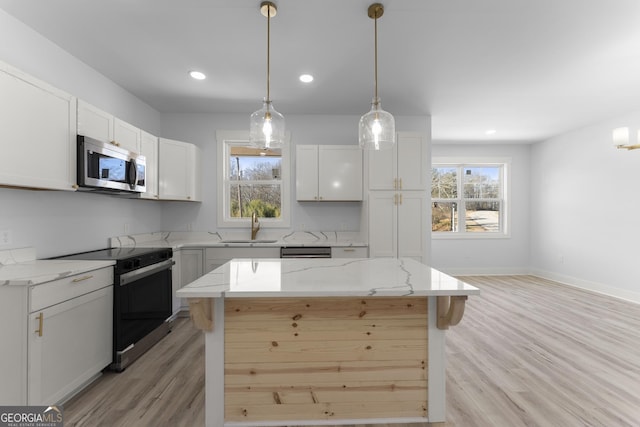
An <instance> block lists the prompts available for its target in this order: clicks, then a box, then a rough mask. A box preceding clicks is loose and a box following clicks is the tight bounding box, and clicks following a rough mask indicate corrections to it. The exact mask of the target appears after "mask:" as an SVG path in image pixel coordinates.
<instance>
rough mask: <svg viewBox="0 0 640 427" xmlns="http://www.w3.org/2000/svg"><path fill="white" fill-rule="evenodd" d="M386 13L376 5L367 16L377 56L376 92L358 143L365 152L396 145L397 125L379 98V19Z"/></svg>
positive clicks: (361, 122)
mask: <svg viewBox="0 0 640 427" xmlns="http://www.w3.org/2000/svg"><path fill="white" fill-rule="evenodd" d="M383 13H384V6H382V5H381V4H380V3H374V4H372V5H371V6H369V9H367V15H368V16H369V18H371V19H373V21H374V31H375V44H374V46H375V56H374V64H375V68H374V75H375V92H374V95H373V101H372V102H371V111H369V112H368V113H366V114H365V115H364V116H362V117H361V118H360V126H359V130H358V141H359V144H360V147H361V148H363V149H365V150H383V149H388V148H391V147H393V144H395V143H396V123H395V120H394V119H393V116H392V115H391V113H388V112H386V111H384V110H383V109H382V107H381V106H380V98H379V97H378V18H380V17H381V16H382V14H383Z"/></svg>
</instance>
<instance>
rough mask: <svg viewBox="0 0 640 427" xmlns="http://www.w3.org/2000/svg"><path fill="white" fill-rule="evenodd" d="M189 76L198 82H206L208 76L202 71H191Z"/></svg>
mask: <svg viewBox="0 0 640 427" xmlns="http://www.w3.org/2000/svg"><path fill="white" fill-rule="evenodd" d="M189 75H190V76H191V77H192V78H194V79H196V80H204V79H206V78H207V76H206V75H205V74H204V73H202V72H200V71H189Z"/></svg>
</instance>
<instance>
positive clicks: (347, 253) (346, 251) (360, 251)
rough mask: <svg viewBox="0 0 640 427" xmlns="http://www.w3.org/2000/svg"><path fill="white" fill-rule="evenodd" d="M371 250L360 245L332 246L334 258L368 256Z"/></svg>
mask: <svg viewBox="0 0 640 427" xmlns="http://www.w3.org/2000/svg"><path fill="white" fill-rule="evenodd" d="M368 256H369V251H368V250H367V248H366V247H364V246H358V247H335V246H334V247H332V248H331V257H332V258H367V257H368Z"/></svg>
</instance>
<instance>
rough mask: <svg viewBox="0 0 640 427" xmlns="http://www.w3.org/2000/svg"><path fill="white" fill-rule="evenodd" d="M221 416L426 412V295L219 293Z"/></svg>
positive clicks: (235, 418) (237, 418)
mask: <svg viewBox="0 0 640 427" xmlns="http://www.w3.org/2000/svg"><path fill="white" fill-rule="evenodd" d="M224 321H225V337H224V340H225V354H224V356H225V358H224V360H225V362H224V371H225V375H224V382H225V386H224V389H225V407H224V411H225V421H226V422H228V421H278V420H280V421H281V420H296V421H300V420H333V419H349V418H351V419H353V418H357V419H365V418H380V419H383V418H385V419H397V418H426V416H427V406H426V403H427V372H428V371H427V298H425V297H414V298H400V297H390V298H381V297H379V298H231V299H227V300H226V301H225V320H224Z"/></svg>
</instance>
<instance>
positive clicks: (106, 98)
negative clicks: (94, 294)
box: [0, 10, 162, 258]
mask: <svg viewBox="0 0 640 427" xmlns="http://www.w3.org/2000/svg"><path fill="white" fill-rule="evenodd" d="M0 40H2V42H1V43H0V60H2V61H5V62H7V63H9V64H11V65H12V66H14V67H16V68H19V69H21V70H23V71H25V72H27V73H29V74H31V75H32V76H34V77H37V78H39V79H41V80H44V81H46V82H48V83H50V84H52V85H54V86H57V87H58V88H60V89H62V90H65V91H67V92H69V93H71V94H72V95H75V96H77V97H80V98H83V99H85V100H87V101H88V102H90V103H92V104H94V105H96V106H98V107H100V108H102V109H104V110H106V111H109V112H111V113H113V114H115V115H116V116H118V117H120V118H122V119H123V120H126V121H128V122H130V123H132V124H134V125H136V126H139V127H141V128H143V129H145V130H148V131H150V132H152V133H156V132H157V131H159V129H160V114H159V113H158V112H157V111H155V110H153V109H152V108H151V107H149V106H148V105H146V104H144V103H143V102H141V101H140V100H139V99H137V98H135V97H134V96H133V95H131V94H130V93H129V92H127V91H125V90H124V89H122V88H121V87H119V86H117V85H115V84H114V83H113V82H111V81H110V80H108V79H107V78H105V77H104V76H103V75H101V74H99V73H97V72H96V71H95V70H93V69H91V68H89V67H88V66H87V65H86V64H84V63H82V62H80V61H78V60H77V59H75V58H74V57H73V56H71V55H70V54H69V53H67V52H65V51H63V50H62V49H60V48H59V47H58V46H56V45H55V44H53V43H51V42H50V41H48V40H46V39H45V38H43V37H42V36H40V35H39V34H37V33H36V32H34V31H33V30H31V29H29V28H28V27H26V26H25V25H23V24H22V23H20V22H19V21H17V20H16V19H15V18H13V17H12V16H10V15H8V14H7V13H6V12H4V11H3V10H0ZM0 96H1V95H0ZM25 149H28V147H25ZM0 155H2V153H0ZM161 219H162V216H161V204H159V203H152V202H147V201H140V200H124V199H118V198H114V197H110V196H103V195H95V194H86V193H67V192H57V191H28V190H17V189H7V188H0V229H2V230H5V229H9V230H11V231H12V243H11V244H10V245H7V246H3V247H2V249H9V248H18V247H25V246H32V247H35V249H36V252H37V254H38V257H40V258H46V257H50V256H56V255H63V254H67V253H72V252H79V251H84V250H91V249H100V248H104V247H107V246H108V240H107V239H108V238H109V237H111V236H116V235H122V234H124V228H125V224H126V225H127V226H128V229H129V232H130V233H132V234H134V233H145V232H151V231H158V230H159V229H160V225H161Z"/></svg>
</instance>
